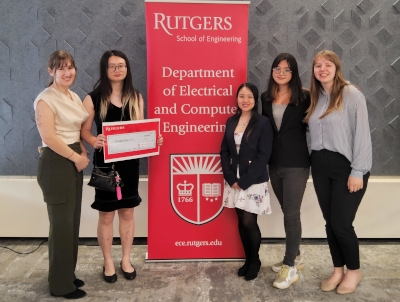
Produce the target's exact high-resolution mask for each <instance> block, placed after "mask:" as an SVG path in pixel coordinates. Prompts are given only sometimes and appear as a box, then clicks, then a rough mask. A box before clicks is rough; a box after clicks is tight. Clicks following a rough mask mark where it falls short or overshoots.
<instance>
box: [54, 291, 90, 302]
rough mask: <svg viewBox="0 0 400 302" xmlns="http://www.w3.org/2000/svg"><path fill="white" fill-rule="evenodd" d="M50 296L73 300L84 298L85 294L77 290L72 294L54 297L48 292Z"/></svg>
mask: <svg viewBox="0 0 400 302" xmlns="http://www.w3.org/2000/svg"><path fill="white" fill-rule="evenodd" d="M50 295H52V296H53V297H64V298H65V299H70V300H74V299H80V298H83V297H84V296H86V292H85V291H84V290H81V289H78V288H77V289H76V290H75V291H74V292H72V293H69V294H66V295H54V294H53V293H52V292H50Z"/></svg>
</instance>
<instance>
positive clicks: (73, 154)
mask: <svg viewBox="0 0 400 302" xmlns="http://www.w3.org/2000/svg"><path fill="white" fill-rule="evenodd" d="M74 153H75V151H72V154H71V155H70V156H69V157H67V159H70V158H71V156H72V155H74Z"/></svg>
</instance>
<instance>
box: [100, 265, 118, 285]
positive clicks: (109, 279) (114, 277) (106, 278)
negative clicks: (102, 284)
mask: <svg viewBox="0 0 400 302" xmlns="http://www.w3.org/2000/svg"><path fill="white" fill-rule="evenodd" d="M103 279H104V281H106V282H108V283H114V282H115V281H117V279H118V276H117V273H116V272H115V273H114V275H111V276H106V268H105V267H104V266H103Z"/></svg>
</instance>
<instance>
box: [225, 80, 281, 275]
mask: <svg viewBox="0 0 400 302" xmlns="http://www.w3.org/2000/svg"><path fill="white" fill-rule="evenodd" d="M236 99H237V103H238V108H237V112H236V114H235V115H234V116H232V117H230V118H228V120H227V122H226V129H225V135H224V138H223V140H222V144H221V164H222V170H223V173H224V178H225V186H224V196H223V203H224V206H225V207H228V208H235V210H236V213H237V216H238V228H239V234H240V239H241V241H242V244H243V249H244V251H245V255H246V261H245V263H244V265H243V266H242V267H241V268H240V269H239V271H238V275H239V276H245V279H246V280H252V279H255V278H256V277H257V275H258V271H259V270H260V266H261V262H260V258H259V255H258V251H259V249H260V244H261V232H260V228H259V227H258V224H257V216H258V215H261V214H271V207H270V202H269V192H268V187H267V182H268V179H269V177H268V170H267V167H266V166H267V163H268V161H269V158H270V155H271V149H272V135H273V134H272V126H271V123H270V121H269V119H268V118H266V117H264V116H262V115H260V114H258V112H257V102H258V90H257V87H256V86H254V85H253V84H251V83H244V84H242V85H240V86H239V89H238V91H237V93H236Z"/></svg>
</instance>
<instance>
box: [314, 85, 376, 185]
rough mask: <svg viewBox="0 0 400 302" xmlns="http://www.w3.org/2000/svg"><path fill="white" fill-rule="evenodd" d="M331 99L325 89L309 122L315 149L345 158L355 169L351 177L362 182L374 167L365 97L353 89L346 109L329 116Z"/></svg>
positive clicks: (346, 97)
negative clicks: (323, 115)
mask: <svg viewBox="0 0 400 302" xmlns="http://www.w3.org/2000/svg"><path fill="white" fill-rule="evenodd" d="M329 100H330V96H329V95H327V94H326V93H325V91H324V90H323V89H321V92H320V95H319V98H318V102H317V106H316V108H315V110H314V112H313V114H312V115H311V117H310V119H309V121H308V127H309V131H310V138H311V149H312V150H316V151H319V150H322V149H326V150H329V151H333V152H338V153H340V154H342V155H344V156H345V157H346V158H347V159H348V160H349V161H350V164H351V165H350V166H351V168H352V170H351V173H350V175H351V176H353V177H357V178H362V177H363V175H364V174H366V173H367V172H368V171H369V170H370V169H371V166H372V146H371V133H370V130H369V123H368V112H367V103H366V101H365V97H364V95H363V94H362V93H361V92H360V91H359V90H358V89H357V88H356V87H354V86H353V85H349V86H346V87H344V89H343V108H342V109H341V110H339V111H334V112H331V113H329V114H328V115H327V116H325V117H324V118H322V119H320V118H319V117H320V116H321V115H322V114H323V113H325V112H326V109H327V108H328V105H329Z"/></svg>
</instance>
